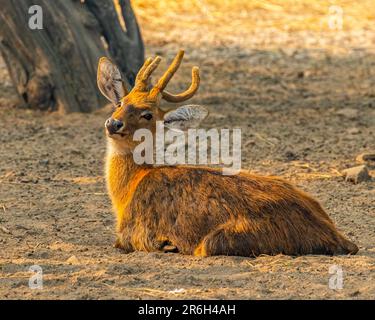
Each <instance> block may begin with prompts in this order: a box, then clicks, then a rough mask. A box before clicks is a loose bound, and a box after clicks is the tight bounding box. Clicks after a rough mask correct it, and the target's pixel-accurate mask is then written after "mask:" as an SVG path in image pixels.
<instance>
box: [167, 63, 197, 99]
mask: <svg viewBox="0 0 375 320" xmlns="http://www.w3.org/2000/svg"><path fill="white" fill-rule="evenodd" d="M199 82H200V77H199V68H198V67H193V69H192V70H191V85H190V87H189V88H188V89H187V90H186V91H184V92H182V93H179V94H172V93H169V92H168V91H166V90H164V91H162V93H161V94H162V97H163V99H164V100H166V101H168V102H182V101H185V100H188V99H190V98H191V97H192V96H193V95H194V94H195V93H196V92H197V90H198V88H199Z"/></svg>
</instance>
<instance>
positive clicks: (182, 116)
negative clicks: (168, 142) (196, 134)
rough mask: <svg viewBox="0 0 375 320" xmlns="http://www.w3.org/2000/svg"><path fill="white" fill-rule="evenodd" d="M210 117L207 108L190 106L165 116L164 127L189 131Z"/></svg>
mask: <svg viewBox="0 0 375 320" xmlns="http://www.w3.org/2000/svg"><path fill="white" fill-rule="evenodd" d="M207 115H208V110H207V109H206V108H205V107H202V106H198V105H193V104H189V105H186V106H182V107H179V108H177V109H176V110H173V111H169V112H167V113H166V114H165V115H164V125H165V126H166V127H167V128H169V129H176V130H183V131H184V130H187V129H189V128H196V127H197V126H198V125H199V124H200V122H201V121H202V120H204V119H205V118H206V117H207Z"/></svg>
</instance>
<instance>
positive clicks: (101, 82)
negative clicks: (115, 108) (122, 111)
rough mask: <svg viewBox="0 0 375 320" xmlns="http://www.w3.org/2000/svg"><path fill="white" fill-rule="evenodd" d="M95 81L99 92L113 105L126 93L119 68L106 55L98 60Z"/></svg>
mask: <svg viewBox="0 0 375 320" xmlns="http://www.w3.org/2000/svg"><path fill="white" fill-rule="evenodd" d="M97 83H98V87H99V90H100V92H101V93H102V94H103V95H104V96H105V97H106V98H107V99H108V100H109V101H111V102H112V103H113V104H114V105H118V104H119V103H120V101H121V99H122V98H123V97H124V96H125V95H126V94H127V92H126V89H125V86H124V83H123V81H122V78H121V72H120V70H119V69H118V68H117V67H116V65H114V64H113V63H112V62H111V61H110V60H109V59H108V58H106V57H102V58H100V60H99V65H98V76H97Z"/></svg>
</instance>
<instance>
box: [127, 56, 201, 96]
mask: <svg viewBox="0 0 375 320" xmlns="http://www.w3.org/2000/svg"><path fill="white" fill-rule="evenodd" d="M183 56H184V51H183V50H180V51H179V52H178V53H177V55H176V57H175V58H174V59H173V61H172V63H171V64H170V66H169V67H168V69H167V71H166V72H165V73H164V74H163V76H162V77H161V78H160V79H159V80H158V82H157V83H156V85H155V86H154V87H152V89H151V90H150V91H149V92H150V93H149V97H150V98H151V99H156V98H157V97H158V95H159V94H161V96H162V98H163V99H164V100H166V101H169V102H181V101H185V100H187V99H190V98H191V97H192V96H193V95H194V94H195V93H196V92H197V90H198V88H199V81H200V79H199V68H198V67H193V69H192V76H191V77H192V82H191V85H190V87H189V88H188V89H187V90H186V91H184V92H182V93H179V94H172V93H169V92H167V91H165V90H164V89H165V87H166V86H167V84H168V83H169V81H170V80H171V79H172V77H173V75H174V74H175V73H176V71H177V69H178V68H179V66H180V64H181V61H182V58H183ZM160 61H161V58H160V57H159V56H157V57H155V58H154V59H152V58H148V59H147V60H146V61H145V63H144V64H143V66H142V68H141V69H140V70H139V72H138V75H137V77H136V79H135V86H134V89H135V90H139V91H148V87H149V78H150V76H151V74H152V72H154V70H155V69H156V68H157V67H158V65H159V63H160Z"/></svg>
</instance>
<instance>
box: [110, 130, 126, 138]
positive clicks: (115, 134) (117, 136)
mask: <svg viewBox="0 0 375 320" xmlns="http://www.w3.org/2000/svg"><path fill="white" fill-rule="evenodd" d="M125 136H126V134H125V133H123V132H115V133H110V132H108V131H107V137H108V138H111V139H118V138H124V137H125Z"/></svg>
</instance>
